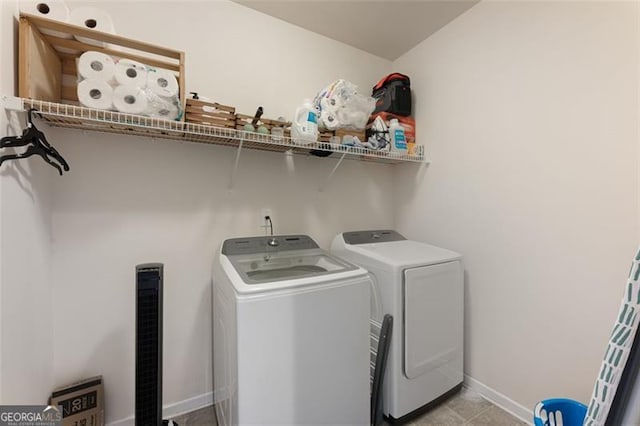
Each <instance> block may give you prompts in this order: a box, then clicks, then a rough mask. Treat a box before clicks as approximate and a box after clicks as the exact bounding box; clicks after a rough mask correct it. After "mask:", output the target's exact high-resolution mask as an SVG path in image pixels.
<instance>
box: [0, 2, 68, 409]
mask: <svg viewBox="0 0 640 426" xmlns="http://www.w3.org/2000/svg"><path fill="white" fill-rule="evenodd" d="M16 12H17V3H16V2H8V1H6V2H0V60H1V62H2V64H3V67H2V72H1V73H0V75H1V77H0V95H9V96H12V95H13V94H14V87H15V85H14V75H15V66H12V65H11V64H15V65H16V66H17V64H16V62H15V58H16V56H17V52H16V47H15V46H16V44H15V43H14V36H15V34H16V31H17V21H16V20H15V16H17V13H16ZM0 126H1V129H2V131H1V132H0V135H1V136H5V135H9V134H11V135H15V134H19V133H20V132H21V131H22V128H23V127H24V117H21V116H19V115H17V114H15V113H14V112H11V111H9V112H7V111H5V110H4V109H3V110H2V113H1V114H0ZM4 153H7V151H6V150H3V154H4ZM56 173H57V172H55V171H53V169H52V168H50V167H49V166H47V165H46V164H44V163H43V162H42V161H41V160H40V159H38V158H33V157H32V158H31V159H28V160H21V161H19V162H10V163H6V164H3V165H2V168H1V169H0V206H1V207H2V208H1V209H0V403H1V404H43V403H46V401H47V397H48V395H49V393H50V392H51V389H52V386H53V379H52V378H53V375H52V371H51V370H52V366H53V333H52V332H53V326H52V317H53V315H52V308H51V297H52V296H51V287H50V284H51V283H50V267H51V264H50V259H51V241H50V239H51V209H50V198H49V197H50V185H49V182H50V180H51V179H52V178H54V177H55V176H56Z"/></svg>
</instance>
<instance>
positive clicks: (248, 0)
mask: <svg viewBox="0 0 640 426" xmlns="http://www.w3.org/2000/svg"><path fill="white" fill-rule="evenodd" d="M233 1H235V2H236V3H239V4H242V5H244V6H247V7H250V8H251V9H254V10H257V11H259V12H263V13H266V14H267V15H270V16H273V17H275V18H279V19H282V20H283V21H286V22H289V23H291V24H294V25H297V26H299V27H302V28H304V29H307V30H309V31H313V32H315V33H318V34H322V35H324V36H327V37H329V38H332V39H334V40H338V41H341V42H343V43H346V44H349V45H351V46H354V47H357V48H359V49H362V50H364V51H366V52H369V53H372V54H374V55H376V56H380V57H382V58H386V59H389V60H394V59H397V58H398V57H399V56H401V55H402V54H403V53H405V52H407V51H408V50H410V49H411V48H412V47H414V46H416V45H417V44H418V43H420V42H421V41H422V40H424V39H426V38H427V37H429V36H430V35H431V34H433V33H434V32H436V31H438V30H439V29H440V28H442V27H443V26H445V25H446V24H448V23H449V22H451V21H452V20H453V19H454V18H456V17H457V16H459V15H460V14H462V13H463V12H464V11H466V10H468V9H469V8H471V7H472V6H473V5H474V4H476V3H477V2H478V1H480V0H233Z"/></svg>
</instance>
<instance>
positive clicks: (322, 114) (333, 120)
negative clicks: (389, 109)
mask: <svg viewBox="0 0 640 426" xmlns="http://www.w3.org/2000/svg"><path fill="white" fill-rule="evenodd" d="M313 104H314V106H315V107H316V109H317V110H318V113H319V114H318V117H319V120H318V125H319V126H320V128H322V129H326V130H336V129H338V128H349V129H364V128H365V126H366V125H367V121H368V119H369V116H370V115H371V113H372V112H373V110H374V108H375V104H376V101H375V99H374V98H372V97H370V96H364V95H361V94H360V93H358V87H357V86H356V85H355V84H353V83H351V82H349V81H347V80H342V79H340V80H336V81H334V82H333V83H331V84H330V85H328V86H327V87H325V88H324V89H322V90H321V91H320V92H318V94H317V95H316V97H315V99H314V101H313Z"/></svg>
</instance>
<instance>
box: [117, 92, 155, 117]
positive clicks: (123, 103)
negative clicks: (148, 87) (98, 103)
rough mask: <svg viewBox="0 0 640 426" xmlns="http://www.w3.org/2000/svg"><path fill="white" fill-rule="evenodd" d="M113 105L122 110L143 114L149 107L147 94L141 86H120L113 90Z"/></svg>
mask: <svg viewBox="0 0 640 426" xmlns="http://www.w3.org/2000/svg"><path fill="white" fill-rule="evenodd" d="M113 106H114V107H115V108H116V109H117V110H118V111H120V112H126V113H128V114H141V113H144V112H146V111H147V109H148V101H147V96H146V95H145V93H144V90H142V89H140V88H139V87H135V86H118V87H116V89H115V90H114V91H113Z"/></svg>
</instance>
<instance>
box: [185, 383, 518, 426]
mask: <svg viewBox="0 0 640 426" xmlns="http://www.w3.org/2000/svg"><path fill="white" fill-rule="evenodd" d="M173 420H175V421H176V422H177V423H178V425H179V426H209V425H210V426H216V425H217V422H216V417H215V414H214V412H213V407H212V406H209V407H205V408H201V409H200V410H196V411H192V412H190V413H186V414H183V415H181V416H178V417H175V418H174V419H173ZM458 425H460V426H461V425H469V426H524V425H527V423H525V422H523V421H522V420H520V419H518V418H516V417H513V416H512V415H511V414H509V413H507V412H506V411H504V410H502V409H500V408H498V407H496V406H495V405H493V404H492V403H490V402H489V401H487V400H485V399H484V398H482V397H481V396H480V395H478V394H477V393H475V392H473V391H471V390H469V389H466V388H463V389H462V391H460V393H459V394H457V395H455V396H453V397H451V399H449V400H447V401H445V402H443V403H442V404H441V405H439V406H437V407H435V408H433V409H432V410H430V411H428V412H426V413H425V414H423V415H422V416H421V417H419V418H417V419H415V420H413V421H411V422H409V426H458Z"/></svg>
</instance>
